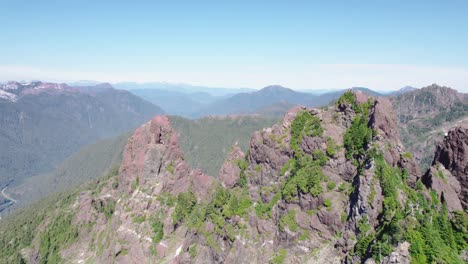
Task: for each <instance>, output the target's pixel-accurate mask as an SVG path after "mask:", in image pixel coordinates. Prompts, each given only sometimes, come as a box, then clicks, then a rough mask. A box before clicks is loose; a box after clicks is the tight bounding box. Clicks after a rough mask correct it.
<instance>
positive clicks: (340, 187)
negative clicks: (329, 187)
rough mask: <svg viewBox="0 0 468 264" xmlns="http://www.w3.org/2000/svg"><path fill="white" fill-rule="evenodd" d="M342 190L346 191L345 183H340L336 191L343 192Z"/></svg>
mask: <svg viewBox="0 0 468 264" xmlns="http://www.w3.org/2000/svg"><path fill="white" fill-rule="evenodd" d="M344 190H346V183H344V182H342V183H341V184H340V186H339V187H338V191H340V192H343V191H344Z"/></svg>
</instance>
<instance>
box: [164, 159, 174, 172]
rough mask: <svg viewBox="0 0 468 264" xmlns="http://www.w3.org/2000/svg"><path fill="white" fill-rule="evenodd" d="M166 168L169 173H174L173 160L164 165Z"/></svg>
mask: <svg viewBox="0 0 468 264" xmlns="http://www.w3.org/2000/svg"><path fill="white" fill-rule="evenodd" d="M166 170H167V171H168V172H169V173H170V174H174V162H172V161H171V162H170V163H169V165H167V167H166Z"/></svg>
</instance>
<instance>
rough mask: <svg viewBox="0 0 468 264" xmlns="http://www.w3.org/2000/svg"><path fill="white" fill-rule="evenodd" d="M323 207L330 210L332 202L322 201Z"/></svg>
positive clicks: (328, 200)
mask: <svg viewBox="0 0 468 264" xmlns="http://www.w3.org/2000/svg"><path fill="white" fill-rule="evenodd" d="M323 205H324V206H325V207H326V208H331V206H332V201H331V200H330V199H325V200H324V201H323Z"/></svg>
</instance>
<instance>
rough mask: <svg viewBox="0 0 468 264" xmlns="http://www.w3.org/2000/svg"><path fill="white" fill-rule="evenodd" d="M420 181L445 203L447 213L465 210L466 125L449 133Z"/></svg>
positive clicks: (467, 188)
mask: <svg viewBox="0 0 468 264" xmlns="http://www.w3.org/2000/svg"><path fill="white" fill-rule="evenodd" d="M422 180H423V182H424V184H425V185H426V186H428V187H430V188H432V189H433V190H435V191H436V192H437V194H438V195H439V197H440V198H443V199H444V200H445V201H446V202H447V207H448V209H449V210H451V211H456V210H462V209H463V210H466V209H467V208H468V123H464V124H462V125H460V126H458V127H455V128H453V129H452V130H450V131H449V132H448V134H447V136H446V137H445V139H444V140H443V141H442V142H441V143H440V144H439V145H438V146H437V150H436V153H435V156H434V160H433V161H432V166H431V167H430V168H429V170H428V171H427V172H426V174H425V175H424V176H423V178H422Z"/></svg>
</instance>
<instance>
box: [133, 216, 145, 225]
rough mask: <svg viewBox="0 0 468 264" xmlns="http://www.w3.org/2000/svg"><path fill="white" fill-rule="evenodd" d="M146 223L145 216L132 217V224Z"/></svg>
mask: <svg viewBox="0 0 468 264" xmlns="http://www.w3.org/2000/svg"><path fill="white" fill-rule="evenodd" d="M145 221H146V215H137V216H135V217H133V223H135V224H141V223H143V222H145Z"/></svg>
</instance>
